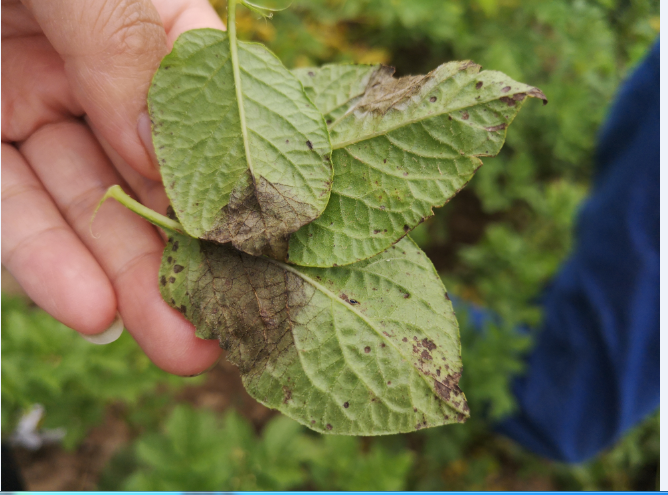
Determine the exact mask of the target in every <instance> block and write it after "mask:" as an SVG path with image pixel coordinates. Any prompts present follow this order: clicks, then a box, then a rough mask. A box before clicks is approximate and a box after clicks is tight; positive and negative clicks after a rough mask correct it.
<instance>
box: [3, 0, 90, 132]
mask: <svg viewBox="0 0 668 495" xmlns="http://www.w3.org/2000/svg"><path fill="white" fill-rule="evenodd" d="M3 14H4V5H3ZM3 22H4V17H3ZM82 113H83V109H82V108H81V106H80V105H79V102H78V101H77V100H76V98H75V97H74V95H73V94H72V92H71V90H70V85H69V82H68V80H67V77H66V76H65V70H64V63H63V59H62V58H60V56H59V55H58V53H56V51H55V50H54V49H53V47H52V46H51V44H50V43H49V41H48V40H47V39H46V38H45V37H44V36H27V37H24V36H20V37H16V38H10V39H3V41H2V140H3V141H24V140H25V139H27V138H28V136H29V135H30V134H32V133H33V132H34V131H35V130H36V129H38V128H39V127H40V126H42V125H44V124H48V123H50V122H56V121H59V120H62V119H63V118H68V117H69V116H72V115H81V114H82Z"/></svg>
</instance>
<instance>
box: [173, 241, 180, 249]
mask: <svg viewBox="0 0 668 495" xmlns="http://www.w3.org/2000/svg"><path fill="white" fill-rule="evenodd" d="M178 250H179V241H174V244H173V245H172V251H173V252H176V251H178Z"/></svg>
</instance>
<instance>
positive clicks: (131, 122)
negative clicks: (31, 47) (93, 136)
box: [24, 0, 167, 180]
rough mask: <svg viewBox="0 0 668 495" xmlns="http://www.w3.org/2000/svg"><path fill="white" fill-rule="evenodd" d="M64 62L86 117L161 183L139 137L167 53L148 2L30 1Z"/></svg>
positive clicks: (135, 164) (126, 156)
mask: <svg viewBox="0 0 668 495" xmlns="http://www.w3.org/2000/svg"><path fill="white" fill-rule="evenodd" d="M24 3H25V5H26V6H27V7H28V9H29V10H30V11H31V12H32V14H33V16H34V18H35V20H36V21H37V22H38V23H39V25H40V26H41V28H42V30H43V31H44V34H45V35H46V37H47V38H48V39H49V41H50V42H51V44H52V45H53V47H54V48H55V50H56V51H57V52H58V53H59V54H60V56H61V57H62V58H63V60H64V61H65V72H66V74H67V76H68V80H69V81H70V84H71V85H72V89H73V92H74V94H75V96H76V98H77V99H78V101H79V102H80V103H81V106H82V107H83V109H84V111H85V113H86V114H87V115H88V116H89V117H90V119H91V120H92V121H93V122H94V123H95V125H96V126H97V128H98V129H99V130H100V132H101V133H102V135H103V136H105V138H106V139H107V141H108V142H109V143H110V144H111V145H112V146H113V148H114V149H115V150H116V151H117V152H118V153H119V154H120V155H121V156H122V157H123V159H124V160H125V161H127V162H128V163H129V164H130V165H131V166H132V167H134V168H135V169H136V170H138V171H139V172H140V173H141V174H143V175H144V176H146V177H149V178H152V179H155V180H159V178H160V177H159V173H158V171H157V169H156V168H155V166H154V164H153V162H152V161H151V158H150V156H149V154H148V152H147V150H146V148H145V147H144V145H143V144H142V141H141V139H140V137H139V131H138V121H139V118H140V116H141V115H143V114H144V113H145V112H146V96H147V93H148V87H149V85H150V82H151V78H152V77H153V74H154V73H155V71H156V69H157V68H158V66H159V64H160V60H161V59H162V57H163V56H164V55H165V54H166V53H167V42H166V37H165V30H164V28H163V26H162V23H161V20H160V16H159V15H158V13H157V12H156V10H155V8H154V7H153V5H152V4H151V2H150V1H149V0H49V1H33V0H25V2H24Z"/></svg>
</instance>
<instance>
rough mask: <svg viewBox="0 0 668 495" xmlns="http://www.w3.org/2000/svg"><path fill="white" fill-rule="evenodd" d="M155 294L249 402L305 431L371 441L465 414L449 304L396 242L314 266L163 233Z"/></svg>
mask: <svg viewBox="0 0 668 495" xmlns="http://www.w3.org/2000/svg"><path fill="white" fill-rule="evenodd" d="M160 287H161V291H162V295H163V297H164V299H165V300H166V301H167V302H168V303H169V304H170V305H171V306H172V307H174V308H176V309H178V310H179V311H181V312H182V313H183V314H184V315H185V316H186V318H188V320H190V321H191V322H192V323H193V324H194V325H195V326H196V328H197V335H198V336H199V337H201V338H205V339H219V341H220V344H221V347H223V348H225V349H227V351H228V354H227V358H228V360H230V361H231V362H232V363H234V364H236V365H237V366H238V367H239V369H240V370H241V374H242V378H243V383H244V385H245V387H246V389H247V390H248V392H249V393H250V394H251V395H252V396H253V397H254V398H255V399H257V400H258V401H260V402H261V403H263V404H265V405H267V406H268V407H271V408H275V409H279V410H280V411H282V412H283V413H284V414H286V415H287V416H290V417H291V418H294V419H296V420H297V421H299V422H301V423H303V424H305V425H306V426H308V427H310V428H312V429H314V430H316V431H319V432H322V433H332V434H344V435H382V434H389V433H400V432H409V431H414V430H417V429H420V428H426V427H430V426H438V425H443V424H447V423H453V422H462V421H464V420H465V419H466V418H467V417H468V415H469V409H468V405H467V404H466V399H465V397H464V394H463V393H462V391H461V390H460V389H459V387H458V386H457V384H458V382H459V377H460V376H461V370H462V364H461V358H460V344H459V330H458V326H457V320H456V319H455V315H454V312H453V310H452V305H451V303H450V300H449V298H448V296H447V294H446V292H445V289H444V287H443V285H442V283H441V281H440V278H439V277H438V275H437V274H436V272H435V270H434V268H433V265H432V264H431V262H430V261H429V259H428V258H427V257H426V256H425V254H424V253H423V252H422V251H421V250H420V249H419V248H418V247H417V246H416V245H415V244H414V243H413V241H411V240H410V239H408V238H406V239H403V240H402V241H400V242H399V243H397V244H396V245H395V246H393V247H392V248H390V249H388V250H387V251H385V252H383V253H381V254H379V255H377V256H375V257H373V258H371V259H369V260H365V261H362V262H359V263H355V264H351V265H349V266H346V267H339V268H327V269H323V268H306V267H295V266H291V265H287V264H284V263H281V262H279V261H276V260H272V259H269V258H264V257H253V256H248V255H246V254H244V253H241V252H239V251H237V250H235V249H234V248H232V247H230V246H229V245H228V246H225V245H222V246H221V245H219V244H215V243H211V242H205V241H201V240H197V239H194V238H191V237H188V236H183V235H179V234H175V235H173V237H171V238H170V239H169V242H168V244H167V246H166V248H165V252H164V256H163V261H162V267H161V276H160Z"/></svg>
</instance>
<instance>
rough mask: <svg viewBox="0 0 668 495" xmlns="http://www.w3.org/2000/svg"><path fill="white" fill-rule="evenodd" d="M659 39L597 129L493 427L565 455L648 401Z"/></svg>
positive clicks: (587, 447)
mask: <svg viewBox="0 0 668 495" xmlns="http://www.w3.org/2000/svg"><path fill="white" fill-rule="evenodd" d="M659 80H660V79H659V43H658V42H657V43H656V44H655V45H654V47H653V49H652V51H651V52H650V54H649V56H648V57H647V58H646V59H645V61H644V62H643V63H642V64H641V66H640V67H639V68H638V69H637V70H636V72H635V73H634V74H633V76H632V77H631V78H630V79H629V80H628V81H627V82H626V83H625V84H624V86H623V87H622V89H621V91H620V93H619V95H618V97H617V101H616V103H615V104H614V106H613V108H612V110H611V113H610V116H609V119H608V121H607V123H606V125H605V126H604V127H603V129H602V132H601V137H600V144H599V149H598V152H597V156H596V160H597V163H596V165H597V169H596V176H595V178H594V182H593V191H592V196H591V197H590V198H589V199H588V200H587V201H586V203H585V204H584V207H583V208H582V210H581V213H580V216H579V220H578V228H577V232H576V242H575V246H574V251H573V253H572V255H571V256H570V258H569V259H568V260H567V262H566V263H565V264H564V266H563V267H562V269H561V271H560V273H559V274H558V275H557V276H556V277H555V279H554V280H553V281H552V283H551V285H550V286H549V287H548V288H547V290H546V292H545V294H544V298H543V299H542V301H543V307H544V323H543V328H542V329H541V331H540V332H539V333H538V335H537V341H536V345H535V347H534V349H533V351H532V352H531V354H530V356H529V358H528V362H527V372H526V375H524V376H522V377H520V378H519V379H517V380H516V382H515V383H514V389H513V390H514V394H515V396H516V399H517V403H518V406H519V411H518V413H517V414H516V415H515V416H513V417H511V418H509V419H507V420H505V421H503V422H502V423H501V424H499V425H498V428H497V430H498V431H500V432H501V433H503V434H505V435H507V436H509V437H511V438H513V439H514V440H516V441H517V442H519V443H520V444H522V445H524V446H525V447H527V448H528V449H530V450H532V451H534V452H536V453H538V454H540V455H543V456H545V457H549V458H552V459H557V460H561V461H566V462H580V461H583V460H586V459H587V458H589V457H591V456H593V455H595V454H597V453H598V452H599V451H601V450H602V449H604V448H606V447H609V446H610V445H611V444H612V443H614V442H615V441H616V440H618V439H619V437H620V436H621V435H622V434H623V433H624V432H625V431H626V430H628V429H629V428H630V427H632V426H634V425H635V424H637V423H638V422H639V421H641V420H642V419H643V418H645V417H646V416H647V415H648V414H650V413H651V412H653V411H654V410H656V408H657V407H658V406H659V93H660V84H659Z"/></svg>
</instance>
